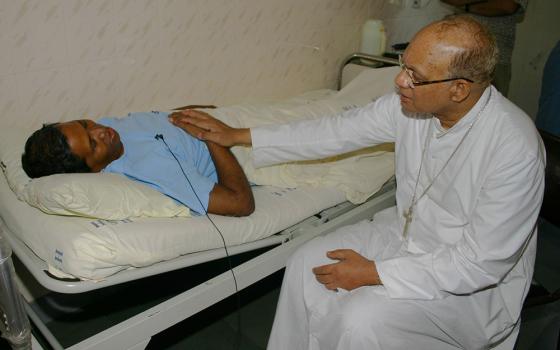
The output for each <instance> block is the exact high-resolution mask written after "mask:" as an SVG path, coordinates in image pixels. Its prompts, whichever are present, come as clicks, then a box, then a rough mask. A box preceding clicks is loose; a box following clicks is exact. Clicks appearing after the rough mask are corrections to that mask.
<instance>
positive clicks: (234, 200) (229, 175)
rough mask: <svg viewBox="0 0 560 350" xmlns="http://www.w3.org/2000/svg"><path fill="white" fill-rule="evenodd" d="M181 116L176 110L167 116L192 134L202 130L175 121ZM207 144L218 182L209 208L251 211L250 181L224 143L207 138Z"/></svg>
mask: <svg viewBox="0 0 560 350" xmlns="http://www.w3.org/2000/svg"><path fill="white" fill-rule="evenodd" d="M180 119H182V115H181V113H178V112H175V113H172V114H171V115H170V116H169V120H170V121H171V122H172V123H173V125H175V126H177V127H179V128H181V129H183V130H184V131H185V132H187V133H189V134H191V135H196V134H197V133H200V132H203V130H202V129H199V128H198V127H196V126H194V125H192V124H190V123H184V122H178V120H180ZM224 125H225V124H224ZM206 146H207V147H208V151H210V156H211V157H212V160H213V161H214V166H215V167H216V172H217V173H218V183H217V184H216V185H214V188H213V189H212V192H210V199H209V201H208V212H209V213H212V214H219V215H231V216H247V215H250V214H251V213H252V212H253V211H254V210H255V200H254V199H253V191H251V187H250V186H249V181H247V177H246V176H245V173H244V172H243V169H242V168H241V166H240V165H239V163H238V162H237V159H235V157H234V156H233V154H232V153H231V151H230V150H229V148H227V147H223V146H220V145H218V144H216V143H214V142H211V141H206Z"/></svg>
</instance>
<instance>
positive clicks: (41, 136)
mask: <svg viewBox="0 0 560 350" xmlns="http://www.w3.org/2000/svg"><path fill="white" fill-rule="evenodd" d="M57 125H58V123H54V124H45V125H43V127H42V128H41V129H39V130H37V131H35V132H34V133H33V134H32V135H31V136H29V138H28V139H27V142H26V143H25V153H23V155H22V156H21V165H22V167H23V170H25V172H26V173H27V176H29V177H31V178H37V177H41V176H47V175H53V174H63V173H90V172H91V169H90V168H89V167H88V165H87V164H86V162H85V161H84V160H83V159H81V158H78V157H77V156H76V155H74V154H73V153H72V151H71V150H70V146H69V145H68V141H67V140H66V136H64V134H63V133H62V131H60V129H59V128H58V127H57Z"/></svg>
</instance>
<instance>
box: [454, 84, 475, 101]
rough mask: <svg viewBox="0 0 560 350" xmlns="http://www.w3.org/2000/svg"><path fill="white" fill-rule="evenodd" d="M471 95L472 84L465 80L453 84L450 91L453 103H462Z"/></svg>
mask: <svg viewBox="0 0 560 350" xmlns="http://www.w3.org/2000/svg"><path fill="white" fill-rule="evenodd" d="M470 94H471V84H469V82H467V81H466V80H463V79H458V80H455V81H454V82H453V86H451V89H450V99H451V101H453V102H456V103H461V102H463V101H464V100H466V99H467V97H469V95H470Z"/></svg>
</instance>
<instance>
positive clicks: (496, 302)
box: [251, 87, 545, 350]
mask: <svg viewBox="0 0 560 350" xmlns="http://www.w3.org/2000/svg"><path fill="white" fill-rule="evenodd" d="M473 122H474V124H473V126H472V129H471V130H470V132H469V134H468V135H467V137H466V138H465V139H464V141H463V143H462V144H461V146H460V147H459V148H458V150H457V152H456V153H455V155H454V156H453V157H452V158H451V159H450V160H449V162H448V164H447V166H446V167H445V169H444V170H443V171H442V172H441V174H440V175H439V177H437V179H436V180H435V181H434V183H433V185H432V187H431V188H430V189H429V190H428V192H427V193H426V195H424V196H423V197H421V198H420V200H419V201H418V202H417V205H416V207H415V209H414V217H413V220H412V222H411V224H410V228H409V230H408V234H407V237H406V239H403V234H402V232H403V227H404V222H405V220H404V216H403V212H404V211H405V210H406V209H407V208H408V207H409V206H410V204H411V200H412V197H413V192H414V187H415V183H416V179H417V177H418V172H419V168H420V163H421V158H422V154H423V150H424V148H426V151H425V157H424V163H423V166H422V171H421V173H420V176H419V181H418V188H417V196H420V194H421V193H422V192H423V191H424V189H425V188H426V186H428V185H429V184H430V182H432V180H433V179H434V177H435V176H436V175H437V173H438V172H439V171H440V169H441V168H442V167H443V166H444V164H445V163H446V162H447V161H448V159H449V157H450V156H451V154H452V152H453V151H454V150H455V148H456V147H457V145H458V144H459V143H460V142H461V139H462V138H463V136H464V135H465V133H466V132H468V129H469V128H470V126H471V124H472V123H473ZM251 135H252V140H253V156H254V162H255V165H257V166H265V165H268V164H273V163H278V162H284V161H288V160H300V159H317V158H323V157H326V156H331V155H334V154H339V153H343V152H348V151H351V150H355V149H359V148H362V147H366V146H371V145H374V144H378V143H383V142H395V154H396V165H395V167H396V179H397V194H396V199H397V206H396V207H392V208H389V209H386V210H384V211H382V212H380V213H378V214H377V215H376V216H375V218H374V219H373V220H366V221H362V222H359V223H357V224H354V225H350V226H347V227H343V228H341V229H339V230H337V231H336V232H334V233H331V234H329V235H327V236H324V237H319V238H317V239H314V240H312V241H310V242H308V243H307V244H306V245H304V246H303V247H301V248H300V249H299V250H298V251H297V252H296V253H295V254H294V255H293V256H292V257H291V259H290V262H289V263H288V266H287V268H286V274H285V277H284V282H283V285H282V291H281V294H280V300H279V304H278V308H277V312H276V318H275V321H274V326H273V330H272V333H271V336H270V339H269V344H268V348H269V349H289V350H296V349H368V350H372V349H383V350H390V349H429V350H436V349H453V348H463V349H486V348H488V347H491V346H494V345H497V344H499V343H500V342H502V341H503V340H504V339H506V338H507V339H508V340H507V341H508V342H512V339H513V341H515V336H516V332H517V331H518V329H519V328H518V324H519V319H520V312H521V307H522V304H523V300H524V298H525V296H526V294H527V291H528V290H529V286H530V283H531V277H532V273H533V266H534V259H535V250H536V221H537V217H538V214H539V209H540V205H541V201H542V196H543V189H544V166H545V164H544V148H543V146H542V142H541V141H540V138H539V136H538V133H537V131H536V129H535V127H534V125H533V122H532V121H531V120H530V119H529V118H528V117H527V115H526V114H525V113H524V112H523V111H521V110H520V109H519V108H518V107H516V106H515V105H513V104H512V103H511V102H509V101H508V100H507V99H506V98H504V97H503V96H502V95H501V94H500V93H499V92H498V91H497V90H496V89H495V88H493V87H489V88H487V89H486V91H485V92H484V94H483V95H482V97H481V98H480V100H479V101H478V102H477V104H476V105H475V106H474V107H473V109H472V110H471V111H470V112H469V113H468V114H467V115H465V116H464V117H463V118H462V119H461V120H460V121H459V122H458V123H457V124H456V125H454V126H453V127H452V128H450V129H448V130H445V129H443V128H442V127H441V125H440V123H439V121H438V120H437V119H436V118H432V117H431V116H425V115H424V116H422V115H405V114H403V112H402V110H401V106H400V101H399V96H398V95H397V94H395V93H393V94H389V95H385V96H383V97H381V98H379V99H378V100H377V101H374V102H372V103H370V104H368V105H367V106H365V107H363V108H359V109H355V110H351V111H347V112H345V113H343V114H341V115H338V116H334V117H332V118H321V119H318V120H314V121H304V122H299V123H295V124H289V125H283V126H267V127H260V128H254V129H252V130H251ZM428 138H429V139H428ZM340 248H347V249H354V250H355V251H357V252H358V253H360V254H361V255H363V256H365V257H366V258H368V259H372V260H375V262H376V264H377V270H378V273H379V276H380V278H381V281H382V282H383V285H382V286H373V287H372V286H366V287H361V288H357V289H355V290H353V291H350V292H348V291H344V290H340V291H339V292H333V291H329V290H327V289H326V288H325V287H324V286H323V285H321V284H320V283H319V282H317V281H316V280H315V277H314V275H313V273H312V271H311V269H312V268H313V267H315V266H319V265H324V264H329V263H333V262H335V261H333V260H330V259H328V258H327V257H326V256H325V254H326V252H327V251H329V250H333V249H340ZM512 332H513V333H512ZM512 334H513V336H510V335H512ZM511 344H513V343H511ZM502 345H505V344H502ZM512 346H513V345H512Z"/></svg>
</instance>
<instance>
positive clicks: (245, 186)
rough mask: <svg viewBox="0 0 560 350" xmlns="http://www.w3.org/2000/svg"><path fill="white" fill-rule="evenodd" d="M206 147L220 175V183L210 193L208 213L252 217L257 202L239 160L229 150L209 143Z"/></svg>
mask: <svg viewBox="0 0 560 350" xmlns="http://www.w3.org/2000/svg"><path fill="white" fill-rule="evenodd" d="M206 145H207V146H208V150H209V151H210V155H211V156H212V160H213V161H214V165H215V166H216V171H217V173H218V183H217V184H216V185H214V188H213V189H212V192H210V200H209V202H208V212H209V213H213V214H220V215H231V216H247V215H250V214H251V213H252V212H253V211H254V210H255V200H254V199H253V192H252V191H251V187H250V186H249V182H248V181H247V177H245V173H244V172H243V169H241V166H240V165H239V163H238V162H237V159H235V157H234V156H233V154H232V153H231V151H230V150H229V148H226V147H223V146H220V145H218V144H216V143H213V142H209V141H207V142H206Z"/></svg>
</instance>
